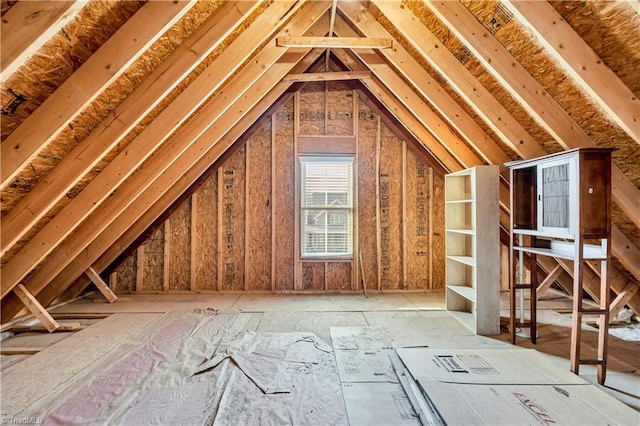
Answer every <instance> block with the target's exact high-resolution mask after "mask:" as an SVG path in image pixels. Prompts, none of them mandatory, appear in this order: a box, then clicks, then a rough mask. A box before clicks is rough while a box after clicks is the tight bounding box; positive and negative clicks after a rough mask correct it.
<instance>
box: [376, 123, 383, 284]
mask: <svg viewBox="0 0 640 426" xmlns="http://www.w3.org/2000/svg"><path fill="white" fill-rule="evenodd" d="M380 228H381V226H380V116H379V115H377V116H376V269H377V274H376V275H377V278H378V283H377V288H378V290H380V288H381V287H382V253H381V248H382V242H381V235H380V232H381V229H380Z"/></svg>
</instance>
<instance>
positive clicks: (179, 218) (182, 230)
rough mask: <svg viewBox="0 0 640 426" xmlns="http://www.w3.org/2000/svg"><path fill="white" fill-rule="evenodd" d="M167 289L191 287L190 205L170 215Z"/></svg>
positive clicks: (167, 238)
mask: <svg viewBox="0 0 640 426" xmlns="http://www.w3.org/2000/svg"><path fill="white" fill-rule="evenodd" d="M165 240H169V241H171V245H170V247H171V253H170V255H169V259H171V261H170V263H169V269H168V270H169V289H170V290H181V291H188V290H189V288H190V287H191V284H190V276H191V244H190V243H191V203H190V202H188V201H187V202H185V203H183V204H182V205H181V206H180V207H178V209H176V211H175V212H173V214H172V215H171V233H170V235H169V236H168V237H167V236H166V235H165Z"/></svg>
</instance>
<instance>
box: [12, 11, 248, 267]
mask: <svg viewBox="0 0 640 426" xmlns="http://www.w3.org/2000/svg"><path fill="white" fill-rule="evenodd" d="M142 4H143V2H136V1H124V2H90V3H89V4H88V5H87V6H86V7H85V8H83V9H82V10H81V11H80V13H79V14H78V16H77V17H76V18H75V20H73V21H72V22H70V23H69V24H67V25H66V26H65V27H64V28H63V30H62V31H60V32H59V33H58V34H57V35H56V36H54V37H53V38H52V39H51V40H49V41H48V42H47V43H46V44H45V45H44V46H43V47H42V48H41V49H40V50H39V51H38V52H37V53H36V54H34V55H33V56H32V57H31V58H30V59H29V60H28V61H27V63H26V64H25V65H24V66H23V67H21V68H20V69H19V70H18V71H16V72H15V73H14V74H13V75H12V76H11V77H10V78H9V79H8V80H7V81H6V82H4V83H3V84H2V90H0V96H1V102H2V105H6V104H7V103H8V102H9V101H10V100H11V99H12V98H13V96H12V95H11V94H10V92H9V91H8V89H12V90H14V91H16V92H18V93H20V94H22V95H25V96H26V97H27V98H28V101H27V102H25V103H23V104H22V105H21V106H20V107H19V108H18V109H17V110H16V112H15V114H12V115H8V116H6V115H2V116H1V120H2V140H4V139H5V138H6V137H7V136H9V134H11V132H12V131H13V130H15V128H16V127H17V126H18V125H19V124H20V123H22V121H24V119H26V118H27V117H28V116H29V115H30V114H31V113H32V112H33V111H34V110H35V109H36V108H37V107H38V106H39V105H40V104H41V103H42V102H44V101H45V100H46V99H47V98H48V97H49V96H50V95H51V94H52V93H53V92H54V91H55V89H57V88H58V87H59V86H60V85H61V84H62V83H64V81H65V80H66V79H67V78H68V77H70V76H71V75H72V74H73V72H74V71H75V70H76V69H77V68H78V67H80V66H81V65H82V64H83V63H84V62H85V61H86V60H87V59H88V58H89V57H90V56H91V55H92V54H93V53H94V52H95V51H96V50H98V48H99V47H100V46H101V45H102V44H103V43H104V42H105V41H106V40H107V39H108V38H109V37H111V36H112V35H113V34H114V33H115V32H116V31H117V30H118V29H119V28H120V26H122V24H124V23H125V22H126V21H127V19H129V18H130V17H131V16H133V15H134V14H135V12H137V11H138V9H139V8H140V7H141V5H142ZM220 4H221V1H207V2H199V3H198V4H197V5H195V6H194V7H193V8H192V9H191V10H190V11H189V12H187V13H186V14H185V16H184V17H183V18H182V19H180V20H179V21H178V22H177V23H176V24H174V25H173V26H172V27H171V28H170V29H169V30H168V31H167V32H166V33H165V34H164V35H163V36H161V37H160V38H159V39H158V40H157V41H156V42H155V43H153V44H152V45H151V47H150V48H149V49H148V50H147V51H145V53H144V54H142V55H141V56H140V57H139V58H138V59H137V60H136V61H135V62H134V63H133V64H132V65H130V66H129V68H128V69H127V70H126V71H125V72H124V73H123V74H122V75H121V76H120V77H119V78H118V79H116V80H115V81H114V82H113V83H112V84H111V85H109V87H107V88H106V89H105V90H104V91H103V92H102V93H101V94H100V95H99V96H98V97H97V98H96V99H95V100H94V101H93V102H92V103H91V104H89V105H88V106H87V107H86V108H85V109H84V110H83V111H82V112H81V113H80V114H79V115H78V116H77V117H75V118H74V119H73V120H72V121H71V123H70V124H69V125H68V126H67V128H66V129H65V130H63V131H62V132H60V134H59V135H58V136H57V137H56V138H55V139H54V140H53V141H52V142H50V143H49V144H48V145H47V147H46V148H45V149H44V150H43V151H42V152H41V153H40V154H39V155H37V156H36V157H35V158H34V159H33V160H32V161H31V162H30V163H29V165H28V166H27V167H25V168H24V169H23V170H22V171H21V172H20V173H19V174H18V176H17V177H16V179H14V181H13V182H12V184H11V185H9V186H8V187H7V188H6V189H5V190H3V191H2V192H1V194H0V195H1V198H2V203H1V212H2V214H3V215H4V214H5V213H6V212H8V211H9V210H10V209H11V208H13V207H14V206H15V205H16V204H17V203H18V202H19V201H20V200H21V199H22V198H23V197H24V196H25V195H26V193H27V192H28V191H29V190H30V189H31V188H33V187H34V186H35V185H36V184H38V182H40V181H41V180H42V178H44V177H45V176H46V175H47V174H48V173H49V172H50V171H51V170H52V169H53V168H54V167H55V166H57V165H58V163H60V161H62V159H63V158H64V157H65V156H66V155H67V154H68V153H69V152H71V151H72V150H73V148H75V147H76V145H78V143H80V142H81V141H82V140H83V139H84V138H85V137H86V136H87V135H89V133H90V132H91V131H92V130H93V129H94V127H95V126H96V125H98V124H99V123H100V122H101V121H102V120H103V119H104V118H106V117H107V116H108V114H109V113H110V112H112V111H113V109H114V108H116V107H117V106H118V104H120V102H122V101H123V100H124V99H125V98H126V97H127V95H129V93H131V92H132V91H133V90H134V89H135V87H136V86H137V85H138V84H139V83H140V82H141V81H143V80H144V78H145V77H146V76H147V75H148V74H149V73H150V72H151V71H152V70H153V69H154V68H155V67H157V66H158V64H159V63H160V62H162V60H164V59H165V58H166V57H167V56H169V55H170V54H171V52H172V51H173V50H174V49H175V48H176V47H177V46H178V45H179V44H180V43H182V41H183V40H184V39H186V38H187V37H188V36H189V35H190V34H191V33H192V32H193V31H194V30H195V29H196V28H197V27H198V26H199V25H200V24H201V23H202V22H204V21H205V20H206V19H207V18H208V17H209V16H210V15H211V13H212V12H213V11H214V10H215V9H216V8H217V7H218V6H219V5H220ZM243 28H244V27H243ZM237 34H238V31H236V32H235V33H234V34H232V35H231V36H230V37H229V38H228V39H227V40H226V41H225V42H224V43H222V44H221V46H219V47H218V48H217V49H216V50H215V51H214V52H213V53H212V54H211V55H209V57H208V58H207V59H206V60H205V61H203V63H202V64H201V65H200V66H199V67H197V68H196V69H195V70H194V71H192V73H191V74H190V75H189V76H188V77H187V78H186V79H185V80H183V81H182V82H181V83H180V84H179V85H178V86H177V87H176V88H175V89H174V90H173V91H172V92H171V93H170V94H169V95H167V96H166V97H165V98H164V99H163V100H162V101H161V102H160V103H159V104H158V105H157V106H156V107H155V108H154V109H153V110H152V111H151V112H150V113H149V114H148V115H147V116H146V117H145V118H144V119H143V120H142V121H141V122H140V123H139V124H138V125H137V126H136V127H135V128H134V129H133V130H132V131H131V132H129V134H127V136H126V137H124V139H123V140H122V141H120V142H119V143H118V144H117V145H116V146H115V147H114V148H113V149H112V150H111V151H110V152H109V153H108V154H106V155H105V156H104V157H103V159H102V160H101V161H100V162H99V163H98V164H97V165H96V166H95V167H94V168H93V169H92V170H91V171H90V172H89V173H87V174H86V175H85V176H84V177H83V178H82V179H81V180H80V181H79V182H78V183H77V184H76V185H75V186H74V187H73V188H72V189H71V190H69V191H68V192H67V193H66V195H65V196H64V197H62V198H61V199H60V200H59V201H58V202H57V203H56V204H55V206H54V207H52V208H51V209H50V210H49V211H48V213H47V214H46V215H45V216H44V217H43V218H42V219H40V220H39V221H38V222H37V223H36V224H35V225H34V226H33V227H32V228H31V229H30V230H29V231H28V232H27V233H26V234H25V236H24V237H23V238H22V239H21V240H20V241H19V242H17V243H16V244H15V245H14V246H13V247H12V248H11V249H10V250H9V251H8V252H7V253H5V255H4V256H3V257H2V264H3V265H4V264H5V263H6V262H7V261H8V260H9V259H11V257H13V255H15V254H16V253H18V252H19V251H20V250H21V249H22V247H24V245H25V244H26V243H27V242H28V241H29V240H31V239H32V238H33V237H34V236H35V235H36V234H37V233H38V232H39V231H40V230H42V228H44V226H45V225H46V224H47V223H49V221H50V220H51V219H52V218H53V217H55V216H56V215H57V214H58V213H59V212H60V211H61V210H62V209H63V208H64V207H65V206H66V205H67V204H68V203H69V201H71V200H72V199H73V198H74V197H75V196H76V195H77V194H78V193H79V192H81V191H82V190H83V189H84V188H85V187H86V186H87V185H88V184H89V183H90V182H91V180H92V179H93V178H95V177H96V176H97V175H98V174H99V173H100V172H101V171H102V170H103V169H104V168H105V167H106V166H107V165H108V164H109V162H111V161H112V160H113V159H114V158H115V157H116V156H117V155H118V154H119V153H120V152H122V151H123V150H124V149H125V148H126V147H127V146H128V145H129V143H130V142H131V141H132V140H133V139H135V137H136V136H137V135H138V134H140V133H141V132H142V130H144V129H145V128H146V127H147V126H148V125H149V124H150V123H151V122H152V121H153V119H154V118H155V117H156V116H157V115H158V114H159V113H160V112H162V110H164V109H165V108H166V106H167V105H169V103H171V101H173V99H175V97H177V96H178V95H179V94H180V93H181V92H182V91H183V90H184V89H185V88H186V87H187V86H188V84H189V83H190V82H191V81H192V80H193V79H194V78H195V77H196V76H197V75H199V74H200V73H201V72H202V71H203V70H204V68H205V64H207V63H209V62H210V61H211V60H213V58H215V57H217V55H218V54H219V53H220V52H221V51H223V50H224V47H225V46H226V45H227V44H228V43H229V42H230V41H231V40H232V39H234V38H235V37H236V36H237Z"/></svg>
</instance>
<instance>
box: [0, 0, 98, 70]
mask: <svg viewBox="0 0 640 426" xmlns="http://www.w3.org/2000/svg"><path fill="white" fill-rule="evenodd" d="M86 3H87V0H71V1H21V2H18V3H17V4H15V5H14V6H13V7H12V8H11V9H9V11H8V12H7V13H6V14H4V15H3V16H2V27H1V28H2V34H1V35H0V39H2V49H1V50H0V67H1V69H2V74H1V77H0V80H1V81H2V82H5V81H7V78H8V77H9V76H11V74H13V73H14V72H15V71H16V70H17V69H18V68H20V67H21V66H22V65H23V64H24V63H25V62H26V61H27V60H28V59H29V58H30V57H31V56H32V55H33V54H34V53H35V52H37V51H38V49H40V48H41V47H42V46H43V45H44V44H45V43H46V42H47V41H48V40H49V39H50V38H51V37H52V36H53V35H54V34H56V33H57V32H58V31H60V30H61V29H62V28H63V27H64V26H65V25H66V24H67V23H69V22H71V20H73V18H74V17H75V16H76V14H77V13H78V12H79V11H80V10H81V9H82V8H83V7H84V5H85V4H86Z"/></svg>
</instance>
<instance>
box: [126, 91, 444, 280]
mask: <svg viewBox="0 0 640 426" xmlns="http://www.w3.org/2000/svg"><path fill="white" fill-rule="evenodd" d="M317 86H318V85H315V84H313V85H312V87H317ZM320 86H322V90H321V91H318V92H313V96H315V98H316V102H317V103H316V104H314V103H311V102H310V101H309V103H308V104H307V105H306V107H305V108H306V112H304V113H303V110H302V107H301V111H300V113H301V117H300V124H301V128H305V129H311V128H313V129H320V127H321V130H322V132H323V133H322V134H324V132H325V129H324V121H318V120H316V118H317V117H325V116H326V117H329V118H328V121H327V130H328V129H331V131H332V132H335V134H338V135H342V136H349V135H353V134H354V133H357V136H358V142H357V143H358V149H357V151H358V157H357V173H358V175H357V179H358V200H357V204H358V211H357V214H358V231H359V232H358V246H359V249H360V251H361V253H362V259H363V268H364V271H365V272H364V277H365V281H366V282H367V287H368V289H370V290H377V289H378V258H380V267H381V269H380V271H381V274H380V278H381V282H380V284H381V285H380V289H381V290H387V291H388V290H393V291H396V290H403V289H407V290H430V289H440V288H443V281H444V241H443V232H442V231H443V229H444V215H443V212H444V210H443V206H444V203H443V198H442V197H443V191H442V182H441V181H439V180H437V179H436V180H435V182H434V188H435V190H434V193H433V194H432V193H431V189H430V185H431V184H430V182H431V175H432V171H431V169H430V168H429V167H427V166H425V165H424V164H423V163H422V162H421V161H420V160H419V159H418V158H416V156H415V155H414V154H413V153H412V152H411V151H410V150H409V149H407V150H406V159H405V161H404V164H405V168H406V169H405V170H404V172H403V141H402V139H400V138H399V137H397V136H396V135H395V134H394V133H393V132H392V131H391V130H390V129H389V128H388V127H387V126H386V125H384V123H382V121H381V120H380V117H379V116H378V115H377V113H375V112H373V111H371V110H370V109H369V108H368V107H367V106H366V105H365V104H364V103H363V102H362V101H360V100H357V104H356V105H357V106H356V108H357V114H358V117H357V118H358V119H357V121H356V122H357V126H358V127H357V132H354V130H356V129H354V128H353V123H354V117H353V114H355V113H356V112H354V111H353V109H354V100H353V96H354V91H353V90H352V89H351V88H349V87H348V86H347V85H346V84H344V83H335V82H332V83H329V84H328V90H327V91H326V96H325V89H324V83H322V84H321V85H320ZM304 90H305V89H303V92H304ZM307 90H308V89H307ZM320 95H321V96H320ZM310 96H311V97H312V95H311V94H310V93H309V92H307V100H308V99H309V97H310ZM325 99H327V102H328V103H327V104H325ZM314 111H319V113H318V114H316V113H315V112H314ZM295 113H296V112H295V111H294V102H293V99H292V100H291V101H289V102H287V103H286V104H284V105H283V106H282V107H281V108H280V109H279V110H277V111H276V112H275V114H274V115H273V116H272V117H271V120H267V121H265V124H263V125H262V126H261V127H260V128H259V129H258V130H257V131H256V132H255V133H254V134H253V135H252V136H251V137H250V138H249V139H248V140H247V143H246V145H245V146H244V148H242V149H240V150H239V151H238V152H237V153H236V154H234V155H233V156H232V157H231V158H229V159H228V160H227V161H226V162H224V163H223V164H222V165H221V167H220V168H219V169H218V171H217V172H216V173H215V174H214V175H213V176H212V177H210V178H209V179H208V180H207V181H206V182H205V183H204V184H203V185H202V186H201V187H200V188H199V189H198V191H196V193H195V200H196V201H195V212H194V211H192V209H193V208H194V207H193V205H194V204H193V202H192V201H191V202H190V201H187V202H185V203H184V204H183V205H182V206H181V207H180V208H179V209H178V210H177V211H176V212H174V213H173V214H172V215H171V216H170V218H169V220H168V223H169V233H168V236H166V235H164V234H163V232H164V231H163V227H160V228H159V230H157V231H156V233H159V234H158V235H154V237H152V238H155V240H148V241H147V242H145V244H144V246H143V247H144V259H143V262H144V269H143V273H144V276H143V286H142V290H143V291H161V290H162V289H163V287H162V285H163V280H164V277H163V276H162V273H163V271H164V270H168V271H169V274H170V275H169V287H168V290H170V291H171V290H181V291H184V290H189V289H190V286H189V283H190V281H189V279H190V271H191V261H192V259H191V256H193V262H194V263H195V265H194V266H193V268H194V271H195V288H194V290H196V291H206V290H209V291H211V290H218V289H219V290H223V291H225V290H227V291H228V290H231V291H240V290H245V291H258V292H260V291H271V290H272V288H273V290H274V291H276V292H278V291H294V286H293V283H294V279H293V277H294V268H295V264H296V262H300V263H299V271H300V277H299V286H298V291H301V292H305V291H306V292H308V291H313V292H322V291H328V292H334V291H344V292H349V291H354V290H355V289H361V287H360V284H359V285H357V286H356V285H352V280H353V276H354V272H355V271H353V270H352V268H353V266H352V265H353V263H352V261H331V260H327V261H305V260H302V261H300V260H296V259H298V254H297V253H295V252H294V247H295V241H294V221H295V206H294V199H295V197H294V195H295V194H294V191H295V161H296V160H295V158H294V149H293V142H294V135H293V132H294V126H293V123H294V121H293V119H294V116H295ZM320 113H321V114H320ZM322 120H324V118H322ZM318 123H321V125H320V126H318ZM379 123H380V124H379ZM318 131H319V130H318ZM303 136H304V135H303ZM316 136H317V135H316ZM327 143H331V141H330V140H329V141H327ZM378 154H379V157H378ZM378 158H379V161H380V165H379V175H377V172H378V166H377V161H378ZM272 161H273V164H272ZM272 174H273V176H272ZM272 182H273V192H272ZM377 187H378V188H379V191H380V194H381V196H380V199H379V205H378V200H377V199H376V189H377ZM403 193H404V194H405V200H404V205H405V207H404V209H405V211H406V213H407V215H406V216H405V217H403ZM432 196H433V198H431V197H432ZM272 203H273V206H272ZM378 209H379V211H380V218H379V219H380V221H379V222H380V227H378V225H377V223H378V221H377V218H376V215H377V212H376V211H377V210H378ZM430 209H431V210H430ZM194 217H195V221H192V218H194ZM430 220H432V223H431V222H430ZM403 221H404V227H405V231H404V232H405V235H406V238H403ZM194 227H195V228H194ZM272 230H273V232H272ZM192 233H193V235H192ZM164 238H168V244H165V243H164ZM190 238H194V241H195V248H192V247H191V245H190V241H191V240H190ZM272 238H274V240H272ZM378 238H379V239H380V250H378V248H377V247H378ZM156 240H157V241H156ZM430 241H431V242H432V245H431V246H430V245H429V243H430ZM151 247H154V250H155V248H156V247H157V248H158V250H159V251H160V253H152V250H151ZM167 247H168V250H169V252H168V254H165V253H163V252H162V250H163V249H165V248H167ZM272 247H274V248H275V252H274V253H273V256H272V251H271V250H272ZM403 253H405V258H404V259H403ZM356 259H358V257H357V253H356ZM167 260H168V265H164V263H163V261H167ZM127 262H128V263H126V264H127V265H132V266H129V269H132V270H133V272H128V273H127V272H126V271H127V269H126V268H125V266H124V265H121V266H120V268H119V269H118V271H117V272H118V275H117V282H118V286H117V288H118V291H132V290H134V289H135V285H134V284H133V283H131V282H124V281H127V280H129V281H131V280H133V281H135V277H136V265H135V263H136V253H134V254H133V255H132V256H130V258H129V259H128V260H127ZM272 264H273V269H274V270H273V275H272V270H271V268H272ZM431 264H432V271H431V273H430V271H429V267H430V265H431ZM150 265H153V266H150ZM355 266H356V267H358V268H359V267H360V266H359V264H358V263H355ZM403 268H404V274H403ZM147 274H148V275H150V276H149V277H147ZM272 276H273V277H274V279H275V281H274V282H273V283H272ZM403 276H406V285H405V284H404V283H403ZM430 276H431V277H430ZM430 279H431V280H432V283H431V284H430ZM218 286H219V287H218ZM355 291H358V290H355ZM359 291H361V290H359Z"/></svg>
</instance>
